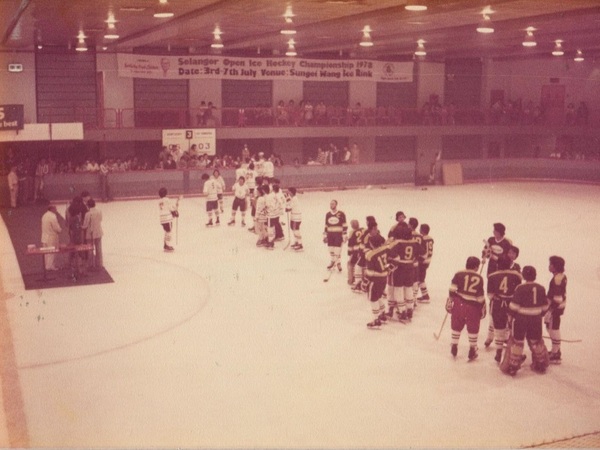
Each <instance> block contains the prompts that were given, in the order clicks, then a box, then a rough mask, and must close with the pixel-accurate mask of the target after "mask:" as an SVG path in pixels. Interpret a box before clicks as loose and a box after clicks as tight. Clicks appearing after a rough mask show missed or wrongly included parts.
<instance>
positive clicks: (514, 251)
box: [507, 245, 521, 272]
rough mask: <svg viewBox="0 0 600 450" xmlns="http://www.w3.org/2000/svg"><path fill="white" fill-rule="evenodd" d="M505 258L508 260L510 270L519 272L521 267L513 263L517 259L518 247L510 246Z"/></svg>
mask: <svg viewBox="0 0 600 450" xmlns="http://www.w3.org/2000/svg"><path fill="white" fill-rule="evenodd" d="M507 256H508V259H510V270H516V271H517V272H521V266H520V265H519V264H517V263H516V262H515V261H516V259H517V258H518V257H519V247H516V246H514V245H512V246H511V247H510V248H509V249H508V253H507Z"/></svg>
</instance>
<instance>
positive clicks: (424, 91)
mask: <svg viewBox="0 0 600 450" xmlns="http://www.w3.org/2000/svg"><path fill="white" fill-rule="evenodd" d="M416 72H417V108H419V109H420V108H421V107H422V106H423V104H424V103H425V102H427V101H429V96H430V95H431V94H437V95H439V97H440V101H443V99H444V73H445V67H444V63H434V62H419V63H417V71H416Z"/></svg>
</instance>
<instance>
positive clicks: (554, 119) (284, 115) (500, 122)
mask: <svg viewBox="0 0 600 450" xmlns="http://www.w3.org/2000/svg"><path fill="white" fill-rule="evenodd" d="M73 121H75V122H83V124H84V127H85V128H87V129H94V128H95V129H130V128H205V127H206V128H221V127H324V126H335V127H372V126H395V127H398V126H454V125H457V126H477V125H479V126H481V125H494V126H598V125H600V114H598V113H596V112H595V111H594V112H592V113H591V114H590V116H589V117H588V118H587V119H584V118H579V119H576V120H571V119H570V118H569V117H568V116H566V115H564V114H560V113H559V114H556V112H555V113H553V114H551V115H550V114H548V115H543V114H542V115H535V114H533V113H532V114H528V113H521V114H517V115H515V114H512V115H511V116H510V117H507V116H504V115H498V114H495V113H493V112H492V111H490V110H485V109H477V108H467V109H442V110H440V111H436V112H432V111H424V110H422V109H411V108H396V107H378V108H345V107H337V106H330V107H327V108H326V110H325V111H323V112H322V113H317V112H316V111H315V110H313V111H312V113H307V112H306V111H304V110H300V109H298V108H288V107H283V108H282V107H255V108H212V109H205V108H191V109H173V108H169V109H166V108H165V109H155V108H152V109H149V108H148V109H145V108H123V109H115V108H106V109H90V108H77V107H75V108H72V109H71V110H70V111H69V114H68V117H67V116H65V114H64V113H63V111H56V114H54V113H53V111H51V110H46V111H45V112H44V116H43V120H40V122H73Z"/></svg>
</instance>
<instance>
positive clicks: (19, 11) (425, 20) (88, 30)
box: [0, 0, 600, 61]
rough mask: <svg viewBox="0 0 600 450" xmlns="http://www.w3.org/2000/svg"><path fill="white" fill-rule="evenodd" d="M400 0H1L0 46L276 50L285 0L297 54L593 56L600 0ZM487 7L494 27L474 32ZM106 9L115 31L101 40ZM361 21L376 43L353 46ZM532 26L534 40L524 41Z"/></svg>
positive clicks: (599, 48)
mask: <svg viewBox="0 0 600 450" xmlns="http://www.w3.org/2000/svg"><path fill="white" fill-rule="evenodd" d="M406 3H407V0H292V1H286V0H169V3H168V5H169V7H170V8H172V10H173V12H174V13H175V15H174V16H173V17H172V18H170V19H157V18H154V17H153V12H154V11H155V9H156V8H157V7H158V4H159V0H0V32H1V36H2V40H1V41H0V51H2V52H7V51H8V52H10V51H34V50H35V48H36V46H37V45H38V44H40V45H41V46H42V50H43V49H51V48H55V47H63V48H64V47H67V46H70V48H74V47H75V45H76V43H77V34H78V32H79V30H80V29H82V30H83V32H84V34H85V35H86V36H87V37H86V39H85V40H86V43H87V45H88V47H89V46H95V48H96V50H97V51H98V52H103V51H106V52H115V51H120V52H131V51H133V50H134V49H135V50H136V51H140V48H146V49H147V50H148V51H153V52H156V51H160V52H169V51H170V52H176V53H188V52H189V53H192V54H208V53H211V52H214V50H212V49H211V47H210V44H211V42H212V40H213V35H212V31H213V29H214V28H215V25H217V24H218V25H219V27H220V29H221V30H222V32H223V35H222V40H223V43H224V45H225V47H224V49H223V50H222V54H223V55H231V56H242V55H243V56H249V55H258V54H260V55H263V56H266V55H268V56H271V55H283V54H284V53H285V50H286V43H287V40H288V39H289V37H285V36H283V35H282V34H280V29H281V28H283V26H284V23H285V20H284V17H283V14H284V12H285V10H286V7H287V6H288V5H290V6H291V7H292V10H293V13H294V15H295V16H294V17H293V22H294V26H295V29H296V30H297V34H296V35H295V36H294V40H295V42H296V49H297V51H298V55H299V56H300V57H305V58H319V57H327V58H334V57H338V56H342V57H344V58H351V57H360V58H374V59H376V58H378V59H390V60H409V59H411V58H413V53H414V51H415V49H416V46H417V40H418V39H423V40H425V49H426V51H427V56H426V58H427V59H428V60H432V61H443V60H445V59H447V58H466V57H469V58H471V57H482V58H494V59H501V60H510V59H522V58H531V57H533V56H547V57H551V51H552V49H553V47H554V41H555V40H556V39H562V40H563V41H564V42H563V47H564V50H565V56H564V57H565V58H568V57H570V58H572V57H573V55H574V54H575V51H576V50H577V49H581V50H582V51H583V53H584V55H585V56H586V58H595V59H598V58H600V1H599V0H486V1H481V0H455V1H453V0H424V1H423V2H422V3H425V4H426V5H427V6H428V9H427V10H426V11H423V12H412V11H407V10H406V9H405V8H404V6H405V4H406ZM484 8H490V9H491V10H492V11H493V12H492V13H491V14H490V17H491V20H492V22H493V24H494V29H495V32H494V33H492V34H481V33H478V32H477V31H476V27H477V25H478V23H479V22H480V21H481V19H482V11H483V10H484ZM109 11H112V12H113V13H114V16H115V18H116V20H117V23H116V27H117V30H118V34H119V36H120V37H119V39H117V40H116V41H107V40H106V39H104V37H103V36H104V31H105V29H106V23H105V21H106V19H107V18H108V14H109ZM366 25H368V26H369V27H370V28H371V29H372V30H373V31H372V33H371V36H372V40H373V43H374V45H373V46H372V47H369V48H364V47H361V46H360V45H359V43H360V41H361V37H362V35H363V33H362V30H363V28H364V27H365V26H366ZM530 26H532V27H535V28H536V31H535V32H534V36H535V38H536V41H537V46H536V47H533V48H525V47H523V45H522V44H521V43H522V41H523V40H524V38H525V34H526V31H525V29H526V28H527V27H530Z"/></svg>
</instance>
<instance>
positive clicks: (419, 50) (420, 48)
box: [415, 39, 427, 56]
mask: <svg viewBox="0 0 600 450" xmlns="http://www.w3.org/2000/svg"><path fill="white" fill-rule="evenodd" d="M423 44H425V41H424V40H423V39H419V40H418V41H417V49H416V50H415V56H425V55H427V52H426V51H425V45H423Z"/></svg>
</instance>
